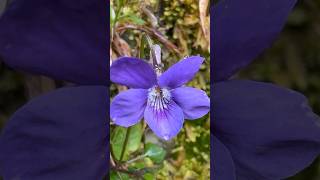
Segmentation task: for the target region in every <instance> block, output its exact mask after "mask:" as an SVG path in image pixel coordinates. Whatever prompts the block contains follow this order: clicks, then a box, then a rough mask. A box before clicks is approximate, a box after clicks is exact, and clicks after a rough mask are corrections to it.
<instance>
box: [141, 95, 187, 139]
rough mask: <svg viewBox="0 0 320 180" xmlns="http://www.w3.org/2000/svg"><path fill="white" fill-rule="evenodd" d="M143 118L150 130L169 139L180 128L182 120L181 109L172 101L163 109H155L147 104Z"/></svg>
mask: <svg viewBox="0 0 320 180" xmlns="http://www.w3.org/2000/svg"><path fill="white" fill-rule="evenodd" d="M144 119H145V121H146V122H147V124H148V126H149V127H150V128H151V130H152V131H153V132H154V133H155V134H156V135H157V136H158V137H160V138H162V139H164V140H170V139H171V138H173V137H175V136H176V135H177V134H178V133H179V131H180V130H181V128H182V126H183V122H184V117H183V111H182V109H181V108H180V107H179V106H178V105H177V104H176V103H175V102H174V101H171V102H170V104H168V108H167V109H165V110H160V111H159V110H155V109H154V108H153V107H152V106H149V105H148V106H147V108H146V110H145V112H144Z"/></svg>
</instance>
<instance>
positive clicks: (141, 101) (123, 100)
mask: <svg viewBox="0 0 320 180" xmlns="http://www.w3.org/2000/svg"><path fill="white" fill-rule="evenodd" d="M147 93H148V91H147V90H146V89H129V90H127V91H124V92H121V93H120V94H118V95H117V96H116V97H115V98H114V99H113V101H112V102H111V105H110V117H111V119H112V120H113V121H114V123H115V124H117V125H119V126H124V127H129V126H132V125H135V124H136V123H138V122H139V121H140V120H141V119H142V117H143V114H144V110H145V107H146V103H147V96H148V95H147Z"/></svg>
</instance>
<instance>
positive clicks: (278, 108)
mask: <svg viewBox="0 0 320 180" xmlns="http://www.w3.org/2000/svg"><path fill="white" fill-rule="evenodd" d="M213 113H214V116H215V119H216V120H215V121H213V124H212V125H213V131H212V132H213V133H214V134H215V136H216V137H217V138H219V140H220V141H221V142H222V143H223V144H224V145H225V146H226V147H227V148H228V149H229V151H230V152H231V155H232V157H233V160H234V162H235V166H236V173H237V179H239V180H247V179H270V180H273V179H284V178H286V177H288V176H292V175H294V174H295V173H297V172H298V171H300V170H301V169H303V168H305V167H306V166H308V165H309V164H310V163H311V162H312V161H313V160H314V158H315V157H317V156H318V155H319V154H320V121H319V117H318V116H316V115H315V114H314V113H313V112H312V110H311V109H310V107H309V106H308V102H307V100H306V98H305V97H304V96H303V95H301V94H299V93H297V92H294V91H292V90H288V89H284V88H280V87H277V86H274V85H272V84H267V83H258V82H253V81H227V82H221V83H217V84H216V85H215V92H214V112H213Z"/></svg>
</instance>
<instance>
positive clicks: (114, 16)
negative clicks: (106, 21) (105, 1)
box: [110, 6, 116, 25]
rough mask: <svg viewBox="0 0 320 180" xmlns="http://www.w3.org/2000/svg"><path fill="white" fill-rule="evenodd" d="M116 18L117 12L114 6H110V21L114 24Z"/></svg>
mask: <svg viewBox="0 0 320 180" xmlns="http://www.w3.org/2000/svg"><path fill="white" fill-rule="evenodd" d="M115 19H116V13H115V12H114V9H113V7H112V6H110V23H111V24H112V25H113V24H114V21H115Z"/></svg>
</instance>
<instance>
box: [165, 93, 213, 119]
mask: <svg viewBox="0 0 320 180" xmlns="http://www.w3.org/2000/svg"><path fill="white" fill-rule="evenodd" d="M171 92H172V96H173V100H174V101H175V102H176V103H177V104H178V105H179V106H180V107H181V108H182V110H183V114H184V117H185V119H190V120H192V119H198V118H201V117H202V116H204V115H206V114H207V113H208V112H209V110H210V99H209V98H208V96H207V94H206V93H205V92H204V91H202V90H200V89H196V88H191V87H180V88H176V89H174V90H172V91H171Z"/></svg>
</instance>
